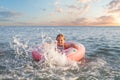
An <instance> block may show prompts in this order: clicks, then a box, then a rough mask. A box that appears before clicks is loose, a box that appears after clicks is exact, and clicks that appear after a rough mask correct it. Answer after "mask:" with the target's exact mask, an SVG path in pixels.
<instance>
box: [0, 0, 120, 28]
mask: <svg viewBox="0 0 120 80" xmlns="http://www.w3.org/2000/svg"><path fill="white" fill-rule="evenodd" d="M0 25H1V26H120V0H0Z"/></svg>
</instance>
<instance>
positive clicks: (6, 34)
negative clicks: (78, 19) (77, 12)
mask: <svg viewBox="0 0 120 80" xmlns="http://www.w3.org/2000/svg"><path fill="white" fill-rule="evenodd" d="M59 33H62V34H64V35H65V37H66V41H73V42H78V43H81V44H83V45H84V46H85V48H86V54H85V58H86V62H84V63H82V64H81V63H79V62H73V61H67V60H66V57H65V56H64V55H61V54H59V53H58V52H56V51H55V50H54V48H55V46H56V45H55V44H53V43H54V42H55V39H56V36H57V35H58V34H59ZM46 42H49V43H52V44H53V45H51V47H47V46H46V48H45V49H44V50H45V53H46V54H47V55H46V59H45V61H39V62H36V61H34V60H33V58H32V55H31V51H32V50H34V49H35V48H36V47H39V46H41V45H42V44H44V43H46ZM1 79H3V80H4V79H5V80H7V79H9V80H21V79H22V80H40V79H45V80H53V79H56V80H120V27H105V26H104V27H103V26H102V27H89V26H88V27H74V26H73V27H69V26H64V27H62V26H59V27H57V26H56V27H53V26H49V27H45V26H44V27H42V26H39V27H38V26H37V27H36V26H32V27H30V26H25V27H15V26H14V27H9V26H8V27H4V26H1V27H0V80H1Z"/></svg>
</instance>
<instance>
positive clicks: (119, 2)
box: [107, 0, 120, 14]
mask: <svg viewBox="0 0 120 80" xmlns="http://www.w3.org/2000/svg"><path fill="white" fill-rule="evenodd" d="M107 12H108V13H110V14H120V0H112V1H111V2H110V3H109V4H108V11H107Z"/></svg>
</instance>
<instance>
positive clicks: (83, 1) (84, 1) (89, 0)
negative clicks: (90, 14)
mask: <svg viewBox="0 0 120 80" xmlns="http://www.w3.org/2000/svg"><path fill="white" fill-rule="evenodd" d="M94 1H97V0H77V2H78V3H88V2H94Z"/></svg>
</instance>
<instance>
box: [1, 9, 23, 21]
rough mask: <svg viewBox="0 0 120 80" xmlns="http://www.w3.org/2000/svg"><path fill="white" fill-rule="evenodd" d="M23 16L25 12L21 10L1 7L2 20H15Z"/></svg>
mask: <svg viewBox="0 0 120 80" xmlns="http://www.w3.org/2000/svg"><path fill="white" fill-rule="evenodd" d="M22 16H23V14H22V13H20V12H15V11H11V10H8V9H7V8H4V7H0V21H13V20H15V19H16V18H20V17H22Z"/></svg>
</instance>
